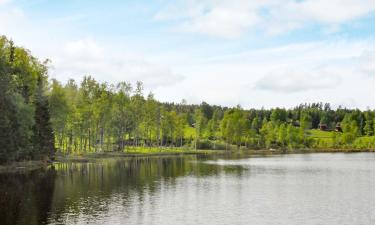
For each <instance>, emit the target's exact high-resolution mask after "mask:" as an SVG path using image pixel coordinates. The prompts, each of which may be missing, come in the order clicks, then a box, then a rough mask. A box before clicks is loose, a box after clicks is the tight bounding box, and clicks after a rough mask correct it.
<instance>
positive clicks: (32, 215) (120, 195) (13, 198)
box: [0, 156, 243, 225]
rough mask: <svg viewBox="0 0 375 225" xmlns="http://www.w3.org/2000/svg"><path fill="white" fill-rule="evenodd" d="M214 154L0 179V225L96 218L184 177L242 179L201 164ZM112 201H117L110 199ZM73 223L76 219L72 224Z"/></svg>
mask: <svg viewBox="0 0 375 225" xmlns="http://www.w3.org/2000/svg"><path fill="white" fill-rule="evenodd" d="M215 159H216V158H215V157H214V156H174V157H144V158H131V159H105V160H100V161H98V162H95V163H58V164H54V165H53V167H50V168H49V169H46V170H39V171H34V172H32V173H27V174H16V175H15V174H2V175H0V181H1V182H0V221H1V222H0V224H4V225H8V224H9V225H11V224H12V225H13V224H28V225H33V224H65V223H66V222H67V221H66V219H67V217H69V220H70V221H71V220H73V221H74V220H75V219H78V217H80V216H82V215H85V216H87V218H86V219H85V221H86V222H87V221H90V220H95V218H96V217H97V216H98V215H103V213H105V212H106V211H109V210H110V206H111V204H113V202H117V203H118V202H121V205H122V206H125V207H126V205H127V204H129V202H130V200H129V199H131V198H133V197H134V196H137V198H139V199H138V201H139V202H143V198H144V195H145V193H146V194H153V193H154V192H155V191H158V190H159V189H160V186H161V184H167V185H169V186H173V185H175V184H176V180H177V179H178V178H179V177H182V176H194V177H205V176H217V175H219V174H221V173H234V174H237V175H241V173H242V170H243V169H242V167H237V166H228V167H223V166H219V165H212V164H206V163H199V161H204V160H215ZM114 198H115V199H114ZM76 222H77V221H76Z"/></svg>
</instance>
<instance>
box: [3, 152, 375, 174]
mask: <svg viewBox="0 0 375 225" xmlns="http://www.w3.org/2000/svg"><path fill="white" fill-rule="evenodd" d="M360 152H375V149H293V150H291V149H260V150H191V149H189V150H186V149H184V150H183V149H179V148H175V149H168V150H167V151H164V149H159V150H157V151H155V149H153V150H152V151H147V149H146V151H142V152H136V151H129V152H126V151H124V152H117V151H108V152H93V153H79V154H61V153H57V154H56V158H55V160H54V161H45V160H30V161H20V162H11V163H9V164H3V165H0V173H24V172H30V171H34V170H38V169H43V168H47V167H48V166H50V165H52V164H53V163H93V162H96V161H97V160H101V159H108V158H135V157H161V156H163V157H169V156H178V155H199V154H200V155H208V154H219V155H220V154H241V153H244V154H248V155H265V156H266V155H279V154H307V153H360Z"/></svg>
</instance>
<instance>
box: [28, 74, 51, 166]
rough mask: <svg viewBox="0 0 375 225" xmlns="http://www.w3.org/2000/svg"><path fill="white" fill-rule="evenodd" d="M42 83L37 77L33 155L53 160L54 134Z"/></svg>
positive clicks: (40, 77)
mask: <svg viewBox="0 0 375 225" xmlns="http://www.w3.org/2000/svg"><path fill="white" fill-rule="evenodd" d="M44 87H45V85H44V82H43V78H42V76H39V78H38V83H37V90H36V95H35V125H34V128H33V131H34V132H33V147H34V152H33V154H34V155H36V156H39V157H45V156H48V157H49V158H50V159H54V155H55V143H54V133H53V129H52V125H51V122H50V114H49V104H48V98H47V97H46V95H45V94H44Z"/></svg>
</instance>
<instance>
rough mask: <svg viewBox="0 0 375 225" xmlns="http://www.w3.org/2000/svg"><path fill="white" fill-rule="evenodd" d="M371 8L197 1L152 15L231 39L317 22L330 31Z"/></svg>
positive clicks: (367, 0)
mask: <svg viewBox="0 0 375 225" xmlns="http://www.w3.org/2000/svg"><path fill="white" fill-rule="evenodd" d="M374 11H375V1H373V0H329V1H326V0H304V1H296V0H262V1H261V0H252V1H247V0H221V1H220V0H217V1H215V0H201V1H188V0H186V1H178V2H177V3H170V4H169V5H167V7H166V8H165V9H163V10H161V11H160V12H158V13H157V14H156V15H155V19H157V20H174V21H177V23H178V24H179V25H178V26H179V27H178V28H177V30H181V31H185V32H193V33H202V34H208V35H212V36H218V37H226V38H228V37H229V38H232V37H237V36H239V35H241V34H242V33H243V32H246V31H247V30H255V29H258V30H259V29H260V30H264V31H266V32H267V33H269V34H280V33H283V32H286V31H289V30H294V29H299V28H301V27H303V26H305V25H306V24H308V23H319V24H321V25H324V26H327V27H328V29H327V30H330V31H337V30H339V26H340V25H342V24H345V23H347V22H351V21H353V20H356V19H359V18H361V17H364V16H366V15H368V14H370V13H372V12H374Z"/></svg>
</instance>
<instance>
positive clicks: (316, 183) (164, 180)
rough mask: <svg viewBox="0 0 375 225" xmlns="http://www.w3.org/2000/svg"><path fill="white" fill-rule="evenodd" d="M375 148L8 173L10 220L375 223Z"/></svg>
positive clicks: (5, 196)
mask: <svg viewBox="0 0 375 225" xmlns="http://www.w3.org/2000/svg"><path fill="white" fill-rule="evenodd" d="M374 191H375V154H371V153H360V154H304V155H282V156H272V157H252V158H250V157H247V156H246V155H231V156H176V157H160V158H138V159H127V160H125V159H122V160H114V159H112V160H103V161H101V162H100V163H95V164H92V163H70V164H56V165H54V166H53V167H51V168H49V169H47V170H42V171H34V172H32V173H29V174H19V175H14V174H13V175H7V174H2V175H0V224H1V225H8V224H9V225H10V224H11V225H13V224H25V225H33V224H101V225H104V224H111V225H115V224H137V225H138V224H155V225H168V224H171V225H172V224H173V225H179V224H204V225H207V224H208V225H209V224H215V225H216V224H230V225H235V224H256V225H262V224H267V225H273V224H285V225H293V224H298V225H300V224H322V225H324V224H330V225H335V224H340V225H345V224H353V225H365V224H375V193H374Z"/></svg>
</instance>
